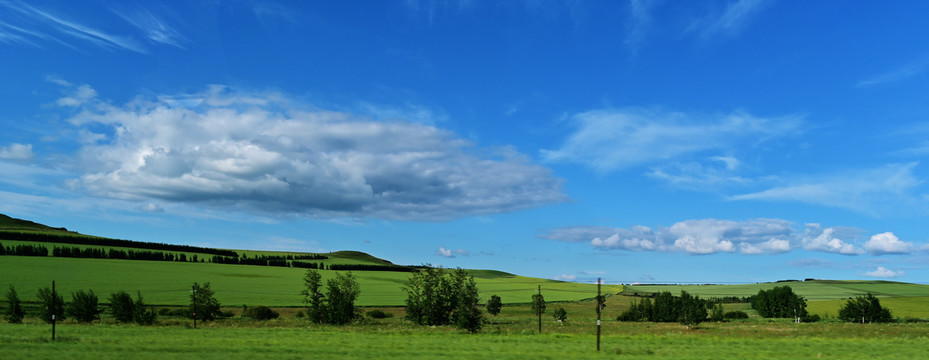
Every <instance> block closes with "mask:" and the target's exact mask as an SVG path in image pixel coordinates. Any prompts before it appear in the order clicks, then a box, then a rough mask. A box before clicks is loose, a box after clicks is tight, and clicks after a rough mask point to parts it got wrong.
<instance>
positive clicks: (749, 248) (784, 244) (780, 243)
mask: <svg viewBox="0 0 929 360" xmlns="http://www.w3.org/2000/svg"><path fill="white" fill-rule="evenodd" d="M790 250H791V246H790V241H788V240H783V239H771V240H768V241H765V242H763V243H758V244H752V243H747V242H743V243H739V252H740V253H742V254H752V255H755V254H779V253H785V252H788V251H790Z"/></svg>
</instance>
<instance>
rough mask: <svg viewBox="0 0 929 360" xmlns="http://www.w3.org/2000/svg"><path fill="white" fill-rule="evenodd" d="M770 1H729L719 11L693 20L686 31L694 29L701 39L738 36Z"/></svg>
mask: <svg viewBox="0 0 929 360" xmlns="http://www.w3.org/2000/svg"><path fill="white" fill-rule="evenodd" d="M770 3H771V1H769V0H738V1H734V2H730V3H729V5H727V6H726V8H725V10H723V11H722V12H721V13H715V14H712V15H710V16H707V17H705V18H702V19H698V20H696V21H694V23H693V24H691V26H690V27H689V28H688V31H696V32H698V33H699V36H700V37H701V38H703V39H707V38H710V37H713V36H716V35H718V34H725V35H729V36H738V35H739V34H740V33H741V32H742V30H743V29H744V28H745V27H746V26H747V24H748V23H749V22H750V21H751V20H752V18H754V17H755V16H757V15H758V14H759V13H761V11H762V10H764V9H765V8H766V7H767V6H768V5H770Z"/></svg>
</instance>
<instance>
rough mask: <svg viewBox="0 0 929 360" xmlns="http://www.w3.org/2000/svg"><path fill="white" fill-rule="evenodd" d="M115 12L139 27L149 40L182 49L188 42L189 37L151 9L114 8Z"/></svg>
mask: <svg viewBox="0 0 929 360" xmlns="http://www.w3.org/2000/svg"><path fill="white" fill-rule="evenodd" d="M113 12H114V13H115V14H116V15H118V16H119V17H121V18H122V19H123V20H125V21H126V22H128V23H129V24H131V25H132V26H135V27H136V28H137V29H139V30H140V31H141V32H142V33H143V34H144V35H145V38H146V39H148V40H149V41H151V42H153V43H156V44H162V45H168V46H174V47H177V48H181V49H184V48H185V47H184V44H185V43H186V42H187V38H186V37H185V36H184V35H183V34H181V33H180V32H179V31H177V30H176V29H175V28H174V27H173V26H171V25H169V23H168V22H167V21H165V20H164V19H162V18H160V17H158V16H156V15H155V14H153V13H152V12H151V11H150V10H148V9H144V8H139V9H135V10H131V11H117V10H113Z"/></svg>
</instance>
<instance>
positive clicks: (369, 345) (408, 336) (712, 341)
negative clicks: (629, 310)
mask: <svg viewBox="0 0 929 360" xmlns="http://www.w3.org/2000/svg"><path fill="white" fill-rule="evenodd" d="M286 323H287V321H282V322H273V321H272V322H268V323H260V324H259V323H254V322H252V323H246V322H243V323H241V324H236V325H230V324H228V323H226V324H221V323H207V324H205V326H203V327H201V328H199V329H190V328H188V327H184V326H158V327H139V326H119V325H109V324H98V325H91V326H85V325H74V324H64V325H60V326H59V327H58V329H57V331H58V340H57V341H55V342H50V341H49V337H50V336H49V331H50V327H49V326H48V325H45V324H38V323H30V324H24V325H9V324H0V348H2V349H3V355H4V357H5V358H10V359H26V358H28V359H61V358H67V359H124V358H132V359H163V358H181V357H182V358H202V359H219V358H222V359H239V358H242V359H245V358H249V359H252V358H275V359H304V358H322V359H401V358H402V359H436V358H443V359H475V358H486V359H491V358H492V359H520V360H522V359H588V358H631V359H639V358H647V359H772V358H797V359H814V358H826V359H918V358H924V357H925V355H926V353H925V351H926V350H925V344H926V340H927V332H929V327H927V326H926V325H925V324H918V325H913V324H892V325H854V324H790V323H772V324H763V325H755V324H751V325H750V324H749V323H733V324H707V325H705V326H701V327H700V328H698V329H688V328H687V327H684V326H681V325H678V324H643V323H615V322H605V323H604V325H603V329H602V332H603V335H602V337H601V351H600V352H597V351H596V343H595V341H596V338H595V336H594V334H595V331H596V330H595V326H594V323H593V322H591V321H576V322H575V323H574V324H572V323H571V322H570V320H569V324H568V325H564V326H561V325H555V324H552V323H551V322H549V321H546V323H545V325H544V326H545V328H544V330H543V331H544V333H543V334H541V335H540V334H536V333H534V332H533V331H521V330H515V331H511V330H508V329H503V330H495V329H493V328H491V329H488V330H487V331H485V332H484V333H481V334H477V335H467V334H463V333H461V332H459V331H456V330H454V329H450V328H444V327H442V328H429V327H412V326H403V325H396V326H385V325H383V324H368V325H354V326H350V327H332V326H308V325H297V326H291V325H290V324H286Z"/></svg>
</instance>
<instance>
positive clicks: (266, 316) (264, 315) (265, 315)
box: [223, 305, 281, 320]
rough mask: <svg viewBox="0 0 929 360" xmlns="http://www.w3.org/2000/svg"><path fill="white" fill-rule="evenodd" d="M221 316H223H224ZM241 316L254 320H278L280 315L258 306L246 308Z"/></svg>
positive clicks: (265, 307)
mask: <svg viewBox="0 0 929 360" xmlns="http://www.w3.org/2000/svg"><path fill="white" fill-rule="evenodd" d="M223 315H224V316H225V314H223ZM242 316H245V317H248V318H252V319H255V320H271V319H277V318H279V317H280V316H281V314H278V313H277V311H274V310H271V308H269V307H267V306H263V305H258V306H253V307H250V308H248V310H247V311H245V313H244V314H242ZM227 317H229V316H227Z"/></svg>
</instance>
